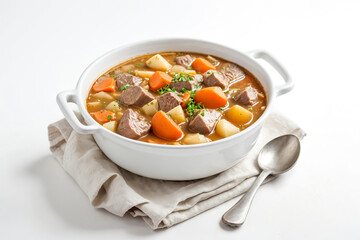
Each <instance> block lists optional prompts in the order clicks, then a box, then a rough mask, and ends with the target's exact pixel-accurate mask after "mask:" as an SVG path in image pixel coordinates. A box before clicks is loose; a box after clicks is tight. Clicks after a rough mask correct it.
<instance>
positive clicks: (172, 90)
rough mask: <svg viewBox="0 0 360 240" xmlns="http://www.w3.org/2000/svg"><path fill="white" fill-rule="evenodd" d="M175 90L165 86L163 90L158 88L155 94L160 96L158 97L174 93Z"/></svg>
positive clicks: (167, 85)
mask: <svg viewBox="0 0 360 240" xmlns="http://www.w3.org/2000/svg"><path fill="white" fill-rule="evenodd" d="M175 91H176V90H175V88H171V87H170V85H169V84H166V86H165V87H163V88H160V89H158V90H157V92H158V93H159V94H160V95H163V94H164V93H168V92H175Z"/></svg>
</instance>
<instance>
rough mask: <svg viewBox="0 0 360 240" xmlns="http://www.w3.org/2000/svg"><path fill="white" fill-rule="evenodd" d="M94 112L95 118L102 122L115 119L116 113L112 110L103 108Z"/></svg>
mask: <svg viewBox="0 0 360 240" xmlns="http://www.w3.org/2000/svg"><path fill="white" fill-rule="evenodd" d="M92 114H93V115H94V118H95V120H96V121H97V122H98V123H101V124H103V123H107V122H110V121H114V120H115V113H114V112H112V111H107V110H101V111H98V112H94V113H92Z"/></svg>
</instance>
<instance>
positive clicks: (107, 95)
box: [92, 92, 114, 100]
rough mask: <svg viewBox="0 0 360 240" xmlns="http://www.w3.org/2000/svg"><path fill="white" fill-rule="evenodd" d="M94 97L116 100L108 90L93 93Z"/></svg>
mask: <svg viewBox="0 0 360 240" xmlns="http://www.w3.org/2000/svg"><path fill="white" fill-rule="evenodd" d="M92 97H94V98H97V99H102V100H114V98H113V97H112V96H111V95H110V94H108V93H106V92H98V93H95V94H93V95H92Z"/></svg>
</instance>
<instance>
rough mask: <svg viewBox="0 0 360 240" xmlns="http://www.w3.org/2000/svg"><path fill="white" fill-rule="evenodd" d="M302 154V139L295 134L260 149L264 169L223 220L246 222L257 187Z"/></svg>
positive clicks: (240, 223)
mask: <svg viewBox="0 0 360 240" xmlns="http://www.w3.org/2000/svg"><path fill="white" fill-rule="evenodd" d="M299 154H300V141H299V139H298V138H297V137H296V136H295V135H291V134H288V135H283V136H280V137H277V138H275V139H273V140H271V141H270V142H268V143H267V144H266V145H265V146H264V147H263V148H262V149H261V151H260V153H259V156H258V163H259V166H260V168H261V169H262V170H263V171H262V172H261V173H260V175H259V176H258V177H257V179H256V181H255V182H254V184H253V185H252V187H251V188H250V190H249V191H248V192H247V193H246V194H245V195H244V196H243V197H242V198H241V199H240V200H239V201H238V202H237V203H236V204H235V205H234V206H233V207H232V208H230V209H229V210H228V211H227V212H226V213H225V214H224V215H223V217H222V221H223V222H224V223H225V224H227V225H229V226H232V227H237V226H240V225H242V224H243V223H244V222H245V219H246V216H247V214H248V212H249V209H250V205H251V202H252V200H253V199H254V196H255V193H256V191H257V189H258V188H259V187H260V185H261V183H262V182H263V181H264V180H265V179H266V177H267V176H269V175H270V174H272V175H276V174H281V173H284V172H286V171H288V170H289V169H291V168H292V167H293V166H294V164H295V163H296V161H297V159H298V157H299Z"/></svg>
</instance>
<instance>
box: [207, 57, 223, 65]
mask: <svg viewBox="0 0 360 240" xmlns="http://www.w3.org/2000/svg"><path fill="white" fill-rule="evenodd" d="M206 58H207V59H209V61H210V62H211V63H212V64H213V65H214V66H217V65H219V64H220V62H219V61H218V60H217V59H216V58H214V57H212V56H210V55H208V56H207V57H206Z"/></svg>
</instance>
